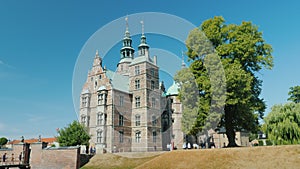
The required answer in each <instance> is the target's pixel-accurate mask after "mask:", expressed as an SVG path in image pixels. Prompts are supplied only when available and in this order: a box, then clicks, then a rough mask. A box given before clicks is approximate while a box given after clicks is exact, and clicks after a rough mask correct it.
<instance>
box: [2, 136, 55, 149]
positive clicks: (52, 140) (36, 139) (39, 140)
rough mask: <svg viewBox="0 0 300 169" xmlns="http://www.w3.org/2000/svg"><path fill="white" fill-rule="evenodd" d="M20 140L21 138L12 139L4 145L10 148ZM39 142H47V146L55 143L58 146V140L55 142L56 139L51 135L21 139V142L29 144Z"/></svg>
mask: <svg viewBox="0 0 300 169" xmlns="http://www.w3.org/2000/svg"><path fill="white" fill-rule="evenodd" d="M21 142H22V140H13V141H10V142H8V143H7V144H6V147H7V148H12V146H13V145H14V144H20V143H21ZM41 142H44V143H47V145H46V146H47V147H50V146H52V145H55V146H56V147H58V142H57V139H56V138H55V137H51V138H32V139H26V140H24V141H23V143H29V144H32V143H41Z"/></svg>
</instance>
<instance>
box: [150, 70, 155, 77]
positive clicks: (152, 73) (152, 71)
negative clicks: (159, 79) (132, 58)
mask: <svg viewBox="0 0 300 169" xmlns="http://www.w3.org/2000/svg"><path fill="white" fill-rule="evenodd" d="M150 73H151V76H152V77H153V76H154V68H151V69H150Z"/></svg>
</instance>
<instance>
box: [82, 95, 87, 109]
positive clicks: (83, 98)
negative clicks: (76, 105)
mask: <svg viewBox="0 0 300 169" xmlns="http://www.w3.org/2000/svg"><path fill="white" fill-rule="evenodd" d="M81 101H82V103H81V104H82V107H86V106H87V97H82V98H81Z"/></svg>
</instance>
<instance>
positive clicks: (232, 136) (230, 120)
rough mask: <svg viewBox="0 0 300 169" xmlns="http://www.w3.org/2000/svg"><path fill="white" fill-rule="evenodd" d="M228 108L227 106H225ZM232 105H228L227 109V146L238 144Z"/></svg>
mask: <svg viewBox="0 0 300 169" xmlns="http://www.w3.org/2000/svg"><path fill="white" fill-rule="evenodd" d="M225 109H226V108H225ZM232 109H233V108H232V107H227V110H225V128H226V136H227V138H228V145H227V147H237V146H238V145H237V144H236V143H235V131H234V127H233V113H234V111H233V110H232Z"/></svg>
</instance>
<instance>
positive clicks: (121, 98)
mask: <svg viewBox="0 0 300 169" xmlns="http://www.w3.org/2000/svg"><path fill="white" fill-rule="evenodd" d="M119 105H120V106H123V105H124V96H120V97H119Z"/></svg>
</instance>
